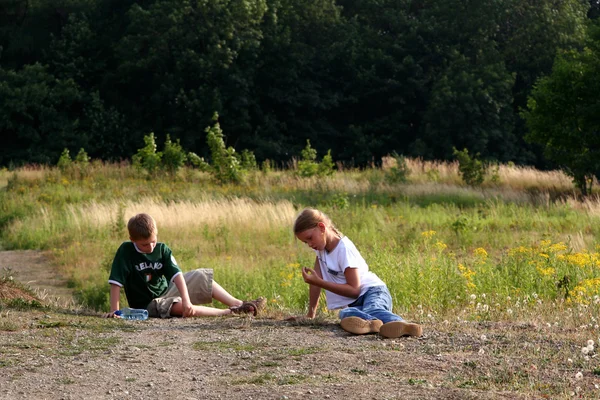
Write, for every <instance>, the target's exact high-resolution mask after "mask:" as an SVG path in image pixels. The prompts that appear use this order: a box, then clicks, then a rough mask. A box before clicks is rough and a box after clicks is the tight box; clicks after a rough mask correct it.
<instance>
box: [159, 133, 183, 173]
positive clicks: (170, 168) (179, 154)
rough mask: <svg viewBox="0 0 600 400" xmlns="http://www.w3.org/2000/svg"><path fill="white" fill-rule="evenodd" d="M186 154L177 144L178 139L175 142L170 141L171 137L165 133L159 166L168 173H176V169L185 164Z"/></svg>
mask: <svg viewBox="0 0 600 400" xmlns="http://www.w3.org/2000/svg"><path fill="white" fill-rule="evenodd" d="M186 158H187V156H186V154H185V152H184V151H183V148H182V147H181V144H179V140H177V141H176V142H172V141H171V137H170V136H169V135H167V140H166V141H165V147H164V149H163V152H162V160H161V161H162V162H161V166H162V168H163V170H165V171H166V172H167V173H168V174H170V175H176V174H177V171H179V169H181V167H183V165H184V164H185V160H186Z"/></svg>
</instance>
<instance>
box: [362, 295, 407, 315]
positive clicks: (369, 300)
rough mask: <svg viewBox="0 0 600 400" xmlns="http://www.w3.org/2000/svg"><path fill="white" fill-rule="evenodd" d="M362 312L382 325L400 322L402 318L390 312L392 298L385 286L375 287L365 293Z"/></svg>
mask: <svg viewBox="0 0 600 400" xmlns="http://www.w3.org/2000/svg"><path fill="white" fill-rule="evenodd" d="M364 296H365V298H364V302H363V307H362V312H363V313H365V314H368V315H370V316H371V317H372V318H376V319H379V320H381V321H383V323H384V324H385V323H387V322H392V321H402V320H403V319H402V317H400V316H399V315H396V314H394V313H393V312H392V296H391V295H390V291H389V290H388V288H387V287H386V286H375V287H372V288H370V289H369V290H368V291H367V292H366V293H365V295H364Z"/></svg>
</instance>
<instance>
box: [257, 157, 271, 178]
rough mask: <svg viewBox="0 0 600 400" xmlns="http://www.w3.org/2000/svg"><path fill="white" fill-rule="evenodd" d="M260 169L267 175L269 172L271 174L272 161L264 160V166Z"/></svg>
mask: <svg viewBox="0 0 600 400" xmlns="http://www.w3.org/2000/svg"><path fill="white" fill-rule="evenodd" d="M260 169H261V171H262V172H264V173H265V174H268V173H269V172H271V171H272V170H273V161H271V160H269V159H266V160H264V161H263V162H262V164H261V165H260Z"/></svg>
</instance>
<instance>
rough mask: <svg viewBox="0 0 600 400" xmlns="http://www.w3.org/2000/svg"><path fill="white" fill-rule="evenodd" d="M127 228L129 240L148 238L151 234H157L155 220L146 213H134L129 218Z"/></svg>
mask: <svg viewBox="0 0 600 400" xmlns="http://www.w3.org/2000/svg"><path fill="white" fill-rule="evenodd" d="M127 230H128V231H129V237H130V238H131V240H140V239H148V238H149V237H151V236H152V235H158V229H157V228H156V221H154V218H152V216H150V215H149V214H146V213H141V214H136V215H134V216H133V217H131V218H130V219H129V222H128V223H127Z"/></svg>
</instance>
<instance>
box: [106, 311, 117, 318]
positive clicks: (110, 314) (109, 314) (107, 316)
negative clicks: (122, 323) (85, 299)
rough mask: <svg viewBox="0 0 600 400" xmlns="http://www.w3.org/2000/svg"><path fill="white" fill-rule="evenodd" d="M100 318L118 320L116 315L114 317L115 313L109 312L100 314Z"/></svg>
mask: <svg viewBox="0 0 600 400" xmlns="http://www.w3.org/2000/svg"><path fill="white" fill-rule="evenodd" d="M102 318H120V317H119V316H118V315H115V312H114V311H113V312H109V313H105V314H102Z"/></svg>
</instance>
